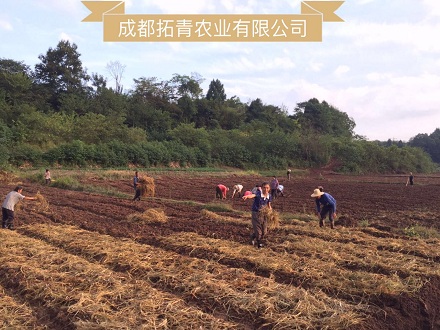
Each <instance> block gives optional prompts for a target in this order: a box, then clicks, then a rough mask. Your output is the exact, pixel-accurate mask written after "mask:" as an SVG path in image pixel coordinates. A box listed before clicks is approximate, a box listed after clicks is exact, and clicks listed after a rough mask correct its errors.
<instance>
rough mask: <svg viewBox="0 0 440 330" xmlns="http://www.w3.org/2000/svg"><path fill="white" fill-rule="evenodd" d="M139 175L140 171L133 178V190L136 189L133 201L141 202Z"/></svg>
mask: <svg viewBox="0 0 440 330" xmlns="http://www.w3.org/2000/svg"><path fill="white" fill-rule="evenodd" d="M139 180H140V178H139V173H138V171H136V172H134V177H133V188H134V197H133V201H140V200H141V189H140V182H139Z"/></svg>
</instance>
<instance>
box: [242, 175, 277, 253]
mask: <svg viewBox="0 0 440 330" xmlns="http://www.w3.org/2000/svg"><path fill="white" fill-rule="evenodd" d="M250 198H254V203H253V204H252V228H253V230H254V232H253V233H252V235H251V240H252V245H254V246H255V245H257V247H258V248H262V247H263V239H264V238H265V237H266V235H267V218H266V217H264V216H262V215H261V211H262V210H263V208H265V207H267V208H269V209H272V195H271V194H270V185H269V183H268V182H264V183H263V184H262V185H261V190H259V189H257V191H256V193H255V194H250V195H245V196H243V197H242V199H243V200H247V199H250Z"/></svg>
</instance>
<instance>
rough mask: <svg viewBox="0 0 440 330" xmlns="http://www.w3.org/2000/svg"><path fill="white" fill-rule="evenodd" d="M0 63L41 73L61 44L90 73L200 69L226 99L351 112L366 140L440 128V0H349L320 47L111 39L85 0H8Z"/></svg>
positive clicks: (236, 4) (261, 9)
mask: <svg viewBox="0 0 440 330" xmlns="http://www.w3.org/2000/svg"><path fill="white" fill-rule="evenodd" d="M1 7H2V9H1V11H0V58H4V59H13V60H15V61H23V62H24V63H25V64H27V65H29V66H31V68H34V66H35V64H38V63H40V60H39V59H38V56H39V55H40V54H43V55H45V54H46V53H47V51H48V50H49V48H56V46H57V44H58V42H59V41H60V40H68V41H70V42H71V43H75V44H76V45H77V46H78V52H79V53H80V54H81V57H80V59H81V61H82V64H83V67H84V68H86V69H87V72H88V73H89V74H91V73H98V74H100V75H103V76H105V77H107V78H108V84H109V85H110V86H114V84H115V82H114V81H112V79H111V76H110V74H109V72H108V70H107V69H106V67H107V65H108V64H109V63H110V62H116V61H118V62H120V63H121V64H122V65H124V66H125V70H124V73H123V79H122V84H123V86H124V89H125V90H126V91H128V90H130V89H132V88H133V86H134V83H133V79H139V78H141V77H147V78H148V77H157V78H158V79H159V80H169V79H171V78H172V77H173V74H180V75H191V74H192V73H194V72H196V73H198V74H199V75H201V76H202V77H203V78H204V79H205V80H204V82H203V83H202V88H203V90H204V94H206V92H207V90H208V86H209V83H210V82H211V81H212V80H213V79H219V80H220V81H221V83H222V84H223V85H224V88H225V92H226V95H227V97H228V98H229V97H233V96H237V97H239V98H240V100H241V101H242V102H244V103H248V102H250V101H252V100H255V99H256V98H260V99H261V100H262V101H263V103H264V104H270V105H275V106H279V107H282V108H283V109H286V110H287V111H288V112H289V114H292V113H294V109H295V107H296V105H297V103H299V102H304V101H308V100H309V99H311V98H317V99H318V100H319V101H326V102H327V103H329V104H331V105H332V106H334V107H335V108H337V109H338V110H340V111H343V112H345V113H347V114H348V116H349V117H350V118H352V119H353V120H354V122H355V123H356V127H355V133H356V134H358V135H361V136H363V137H364V138H366V139H368V140H381V141H386V140H388V139H391V140H395V141H399V140H402V141H408V140H409V139H410V138H412V137H414V136H416V135H417V134H420V133H426V134H430V133H432V132H433V131H434V130H435V129H436V128H440V1H438V0H381V1H379V0H346V1H345V2H344V3H343V4H342V6H341V7H340V8H339V9H338V10H337V11H336V14H337V15H338V16H339V17H341V18H342V19H343V20H344V22H324V23H323V27H322V33H323V39H322V41H320V42H131V43H127V42H104V41H103V24H102V23H95V22H82V20H83V19H84V18H85V17H86V16H87V15H89V14H90V11H89V10H88V9H87V8H86V7H85V6H84V5H83V4H82V2H81V1H80V0H63V1H60V0H2V6H1ZM300 7H301V1H299V0H188V1H185V0H126V1H125V12H126V13H127V14H199V15H203V14H206V15H208V14H280V15H281V14H300V13H301V8H300Z"/></svg>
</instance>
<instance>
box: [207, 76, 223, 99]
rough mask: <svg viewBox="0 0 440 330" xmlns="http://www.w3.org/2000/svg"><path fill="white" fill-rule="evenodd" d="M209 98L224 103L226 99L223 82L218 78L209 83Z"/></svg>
mask: <svg viewBox="0 0 440 330" xmlns="http://www.w3.org/2000/svg"><path fill="white" fill-rule="evenodd" d="M206 99H207V100H213V101H216V102H220V103H223V102H225V100H226V93H225V88H224V87H223V84H222V83H221V82H220V80H218V79H215V80H214V79H213V80H212V81H211V82H210V83H209V87H208V92H207V93H206Z"/></svg>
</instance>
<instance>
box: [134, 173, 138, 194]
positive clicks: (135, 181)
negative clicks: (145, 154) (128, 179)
mask: <svg viewBox="0 0 440 330" xmlns="http://www.w3.org/2000/svg"><path fill="white" fill-rule="evenodd" d="M138 184H139V173H138V171H135V172H134V177H133V189H134V191H136V188H137V186H138Z"/></svg>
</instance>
